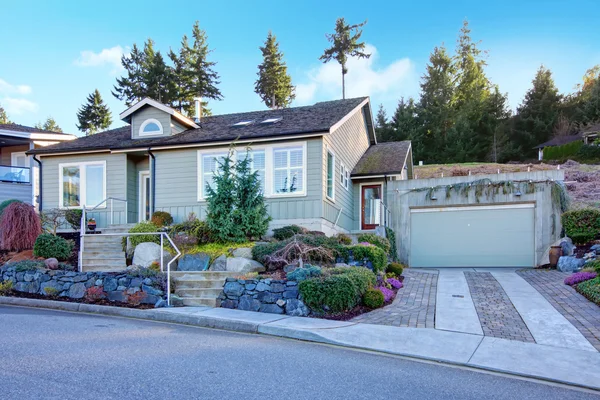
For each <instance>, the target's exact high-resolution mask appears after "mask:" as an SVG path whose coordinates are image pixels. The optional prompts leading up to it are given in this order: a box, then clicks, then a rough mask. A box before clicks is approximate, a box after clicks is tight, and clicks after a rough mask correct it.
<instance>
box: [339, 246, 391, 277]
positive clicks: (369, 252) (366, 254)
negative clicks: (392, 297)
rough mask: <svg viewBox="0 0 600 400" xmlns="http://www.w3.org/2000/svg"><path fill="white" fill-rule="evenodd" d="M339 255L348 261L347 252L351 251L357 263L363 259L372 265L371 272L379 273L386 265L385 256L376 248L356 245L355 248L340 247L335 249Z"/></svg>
mask: <svg viewBox="0 0 600 400" xmlns="http://www.w3.org/2000/svg"><path fill="white" fill-rule="evenodd" d="M337 250H338V253H339V255H340V256H341V257H342V258H344V259H345V260H348V257H349V254H350V253H349V251H352V254H353V255H354V259H355V260H357V261H361V260H364V259H365V258H366V259H367V260H369V261H371V263H372V264H373V271H375V272H381V271H384V270H385V267H386V265H387V255H386V254H385V252H384V251H383V250H382V249H380V248H379V247H377V246H364V245H360V244H357V245H355V246H340V248H338V249H337Z"/></svg>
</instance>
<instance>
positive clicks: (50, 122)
mask: <svg viewBox="0 0 600 400" xmlns="http://www.w3.org/2000/svg"><path fill="white" fill-rule="evenodd" d="M35 128H36V129H42V130H44V131H50V132H58V133H62V129H61V128H60V126H58V124H57V123H56V121H55V120H54V118H52V117H48V118H46V121H44V122H38V123H37V124H35Z"/></svg>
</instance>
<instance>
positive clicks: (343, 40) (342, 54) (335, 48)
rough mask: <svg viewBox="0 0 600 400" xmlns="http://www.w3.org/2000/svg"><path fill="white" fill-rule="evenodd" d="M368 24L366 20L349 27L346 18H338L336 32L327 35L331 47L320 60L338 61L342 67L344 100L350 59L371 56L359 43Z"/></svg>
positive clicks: (324, 61)
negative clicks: (363, 29)
mask: <svg viewBox="0 0 600 400" xmlns="http://www.w3.org/2000/svg"><path fill="white" fill-rule="evenodd" d="M366 23H367V21H366V20H365V21H364V22H361V23H360V24H355V25H349V24H347V23H346V21H345V20H344V18H338V19H337V21H336V22H335V32H334V33H332V34H329V33H328V34H326V35H325V36H326V37H327V40H328V41H329V42H330V43H331V47H330V48H328V49H326V50H325V52H324V53H323V55H322V56H321V57H320V58H319V60H321V61H323V63H328V62H329V61H331V60H336V61H337V62H338V63H339V64H340V66H341V67H342V99H345V98H346V79H345V77H346V74H347V73H348V67H347V63H348V57H358V58H369V57H371V54H367V53H365V52H364V50H365V43H364V42H359V40H360V37H361V35H362V29H361V28H362V27H363V26H364V25H365V24H366Z"/></svg>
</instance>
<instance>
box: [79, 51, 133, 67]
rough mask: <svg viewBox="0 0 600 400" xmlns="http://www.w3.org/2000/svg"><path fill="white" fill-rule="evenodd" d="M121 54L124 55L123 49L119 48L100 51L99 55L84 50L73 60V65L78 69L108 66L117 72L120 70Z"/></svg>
mask: <svg viewBox="0 0 600 400" xmlns="http://www.w3.org/2000/svg"><path fill="white" fill-rule="evenodd" d="M123 54H125V49H123V47H121V46H115V47H111V48H110V49H102V50H101V51H100V52H99V53H95V52H93V51H91V50H84V51H82V52H81V53H80V54H79V58H78V59H76V60H75V65H78V66H80V67H102V66H105V65H109V66H112V67H113V68H114V70H115V71H117V70H119V69H121V68H122V66H121V57H122V56H123Z"/></svg>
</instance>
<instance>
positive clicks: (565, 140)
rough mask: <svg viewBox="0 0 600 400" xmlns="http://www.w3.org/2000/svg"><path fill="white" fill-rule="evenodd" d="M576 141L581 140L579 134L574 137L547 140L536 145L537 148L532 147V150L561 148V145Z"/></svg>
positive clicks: (558, 137)
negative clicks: (552, 147)
mask: <svg viewBox="0 0 600 400" xmlns="http://www.w3.org/2000/svg"><path fill="white" fill-rule="evenodd" d="M578 140H582V136H581V134H580V133H577V134H575V135H568V136H557V137H555V138H553V139H550V140H548V141H547V142H544V143H542V144H538V145H537V146H535V147H534V149H543V148H544V147H551V146H562V145H563V144H567V143H572V142H576V141H578Z"/></svg>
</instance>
